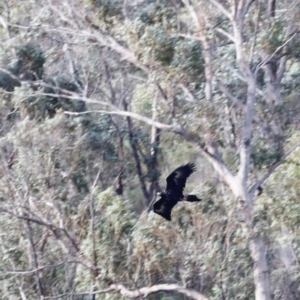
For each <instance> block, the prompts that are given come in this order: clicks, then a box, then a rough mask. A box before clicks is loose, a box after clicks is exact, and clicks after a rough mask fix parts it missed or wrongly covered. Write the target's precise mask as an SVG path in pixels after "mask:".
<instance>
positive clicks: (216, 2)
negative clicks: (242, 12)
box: [209, 0, 232, 21]
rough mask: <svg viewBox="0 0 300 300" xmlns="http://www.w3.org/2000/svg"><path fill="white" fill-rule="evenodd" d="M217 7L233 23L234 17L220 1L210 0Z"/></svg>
mask: <svg viewBox="0 0 300 300" xmlns="http://www.w3.org/2000/svg"><path fill="white" fill-rule="evenodd" d="M209 1H210V2H211V3H212V4H213V5H214V6H215V7H217V8H218V9H219V10H220V11H221V12H222V13H223V14H224V15H225V16H226V17H227V18H228V19H229V20H231V21H232V15H231V14H230V13H229V11H228V10H227V9H226V8H225V7H224V6H223V5H222V4H221V3H219V2H218V1H216V0H209Z"/></svg>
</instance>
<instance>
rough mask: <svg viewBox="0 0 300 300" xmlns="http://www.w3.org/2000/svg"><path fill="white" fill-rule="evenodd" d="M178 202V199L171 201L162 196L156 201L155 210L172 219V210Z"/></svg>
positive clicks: (167, 218)
mask: <svg viewBox="0 0 300 300" xmlns="http://www.w3.org/2000/svg"><path fill="white" fill-rule="evenodd" d="M176 204H177V201H176V200H175V201H170V200H167V199H166V198H165V197H163V196H162V197H161V198H160V199H159V200H158V201H157V202H155V203H154V205H153V210H154V212H155V213H157V214H159V215H160V216H162V217H163V218H165V219H166V220H168V221H171V211H172V208H173V207H174V206H175V205H176Z"/></svg>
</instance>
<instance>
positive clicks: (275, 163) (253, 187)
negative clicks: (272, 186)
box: [250, 142, 300, 193]
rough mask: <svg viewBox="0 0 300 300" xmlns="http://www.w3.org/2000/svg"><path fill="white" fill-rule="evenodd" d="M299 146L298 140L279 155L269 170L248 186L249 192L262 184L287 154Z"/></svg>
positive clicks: (252, 191)
mask: <svg viewBox="0 0 300 300" xmlns="http://www.w3.org/2000/svg"><path fill="white" fill-rule="evenodd" d="M299 147H300V142H299V143H297V144H295V145H294V146H293V147H291V148H290V149H289V150H288V151H286V153H285V154H284V155H283V156H282V157H281V159H280V160H279V161H276V162H274V163H273V164H272V165H271V166H270V168H269V170H268V171H267V172H266V174H264V175H263V176H262V177H261V178H260V179H259V180H258V181H257V182H256V183H255V184H253V185H252V186H251V188H250V193H254V192H255V191H256V189H257V188H258V187H259V186H260V185H262V184H263V183H264V182H265V181H266V180H267V179H268V178H269V177H270V176H271V175H272V174H273V173H274V171H275V170H276V169H277V168H278V167H279V166H280V165H281V164H282V163H283V161H285V160H286V159H287V158H288V156H290V155H291V154H292V153H293V152H294V151H295V150H296V149H297V148H299Z"/></svg>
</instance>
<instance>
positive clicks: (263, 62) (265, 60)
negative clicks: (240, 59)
mask: <svg viewBox="0 0 300 300" xmlns="http://www.w3.org/2000/svg"><path fill="white" fill-rule="evenodd" d="M297 34H298V32H294V33H293V34H292V36H291V37H290V38H289V39H288V40H287V41H285V42H284V43H283V44H282V45H280V46H279V47H278V48H277V49H276V50H275V51H274V52H273V53H272V54H271V55H270V56H268V57H266V58H265V59H264V60H263V61H262V62H261V63H260V64H259V65H258V66H257V68H256V70H255V73H257V72H258V70H259V69H260V68H262V67H263V66H264V65H266V64H267V63H268V62H270V61H271V59H272V58H273V57H274V56H275V55H276V54H277V53H278V52H279V51H280V50H281V49H282V48H283V47H284V46H286V45H287V44H288V43H289V42H290V41H291V40H292V39H293V38H294V37H295V36H296V35H297Z"/></svg>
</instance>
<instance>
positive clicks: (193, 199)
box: [184, 195, 202, 202]
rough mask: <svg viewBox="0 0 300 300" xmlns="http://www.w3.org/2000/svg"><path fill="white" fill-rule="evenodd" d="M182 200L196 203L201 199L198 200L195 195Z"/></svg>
mask: <svg viewBox="0 0 300 300" xmlns="http://www.w3.org/2000/svg"><path fill="white" fill-rule="evenodd" d="M184 200H185V201H188V202H198V201H201V200H202V199H199V198H198V197H197V196H196V195H187V196H185V197H184Z"/></svg>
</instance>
